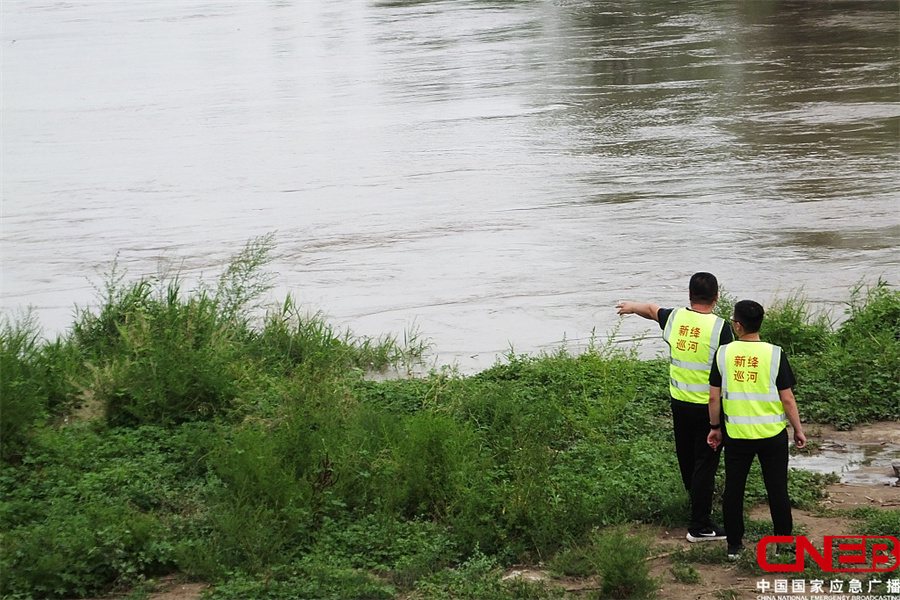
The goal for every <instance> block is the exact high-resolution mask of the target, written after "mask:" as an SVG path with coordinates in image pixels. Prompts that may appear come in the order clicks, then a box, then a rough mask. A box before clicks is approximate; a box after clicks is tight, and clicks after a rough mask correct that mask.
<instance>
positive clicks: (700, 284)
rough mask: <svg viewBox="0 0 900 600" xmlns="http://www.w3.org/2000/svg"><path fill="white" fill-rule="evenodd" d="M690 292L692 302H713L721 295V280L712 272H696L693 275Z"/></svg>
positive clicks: (689, 287)
mask: <svg viewBox="0 0 900 600" xmlns="http://www.w3.org/2000/svg"><path fill="white" fill-rule="evenodd" d="M688 293H689V294H690V298H691V302H699V303H700V304H712V303H713V302H715V301H716V298H717V297H718V296H719V281H718V280H717V279H716V276H715V275H713V274H712V273H706V272H703V271H701V272H699V273H694V274H693V275H691V282H690V284H689V285H688Z"/></svg>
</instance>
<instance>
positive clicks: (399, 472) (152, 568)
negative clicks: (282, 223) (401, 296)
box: [0, 236, 900, 600]
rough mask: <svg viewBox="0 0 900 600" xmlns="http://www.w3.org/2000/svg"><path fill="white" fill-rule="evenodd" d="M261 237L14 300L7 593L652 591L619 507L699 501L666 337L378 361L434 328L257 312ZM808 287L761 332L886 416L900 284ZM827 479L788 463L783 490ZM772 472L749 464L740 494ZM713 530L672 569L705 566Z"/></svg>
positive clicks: (830, 418) (832, 401)
mask: <svg viewBox="0 0 900 600" xmlns="http://www.w3.org/2000/svg"><path fill="white" fill-rule="evenodd" d="M272 250H273V248H272V238H271V237H270V236H265V237H263V238H259V239H257V240H253V241H251V242H250V243H248V244H247V246H246V247H245V248H244V250H243V251H242V252H241V253H239V254H238V255H236V257H235V258H234V260H233V262H232V264H231V265H229V266H228V267H227V268H226V270H225V271H224V272H223V274H222V275H221V277H219V278H218V279H217V280H216V283H215V284H214V285H211V286H206V285H200V286H199V287H198V288H197V290H196V291H195V292H193V293H192V294H189V295H186V294H185V293H184V292H183V289H182V287H181V285H180V282H179V281H178V279H177V277H176V278H173V279H168V280H162V279H139V280H138V281H135V282H131V283H129V282H126V281H125V278H124V276H123V275H122V274H121V273H119V272H118V270H117V267H116V265H115V264H114V265H113V267H112V268H111V269H110V272H109V273H108V275H107V281H106V282H105V283H104V284H103V285H101V286H99V290H100V295H101V297H100V304H99V308H98V309H97V310H96V311H89V310H81V311H79V312H78V313H77V314H76V322H75V323H74V324H73V327H72V329H71V330H70V331H69V332H68V333H67V334H66V335H65V336H60V337H59V338H57V339H56V340H54V341H52V342H46V341H44V340H42V338H41V335H40V327H39V325H38V323H36V321H35V319H34V318H33V316H31V315H24V316H22V317H19V318H18V319H16V320H9V319H7V320H5V321H4V322H3V325H2V328H0V369H2V377H0V392H2V411H0V459H2V462H0V466H2V471H0V484H2V485H0V522H2V524H3V527H2V531H0V596H2V597H4V598H10V599H18V598H28V597H42V598H70V597H88V596H100V595H103V594H109V593H118V594H122V593H131V594H135V595H139V594H141V593H146V590H147V589H150V588H151V587H152V582H153V581H154V578H157V577H159V576H162V575H166V574H169V573H175V572H178V573H181V574H182V575H183V576H186V577H189V578H196V579H201V580H204V581H207V582H209V583H211V584H212V585H213V591H212V592H211V597H212V598H232V597H245V598H293V597H298V596H303V597H311V598H353V597H366V598H399V597H405V598H411V599H412V598H415V599H429V598H491V599H493V598H496V599H498V600H502V599H507V598H537V599H541V598H558V597H561V595H563V594H562V593H561V591H560V590H559V589H558V588H555V587H554V586H553V585H552V582H528V581H524V580H521V579H506V580H505V579H503V578H502V577H501V575H502V573H503V569H504V568H505V567H507V566H509V565H511V564H513V563H531V564H536V563H539V562H544V563H545V564H547V565H548V566H549V567H550V568H551V569H552V570H553V571H554V572H556V573H560V574H568V575H574V576H592V575H597V576H599V581H600V582H601V585H602V586H603V589H602V590H599V591H598V596H597V597H609V596H611V595H612V596H615V597H650V596H652V595H653V593H654V591H655V586H656V582H654V581H653V580H652V579H651V578H650V577H649V575H648V573H647V572H645V571H643V570H641V569H640V568H634V567H632V566H629V565H635V564H639V565H643V564H645V563H644V561H643V559H642V557H645V556H646V553H647V551H648V548H649V546H648V543H647V542H646V541H645V540H644V539H642V538H641V537H640V536H638V535H632V534H631V533H630V531H632V529H630V527H631V526H633V525H635V524H648V525H661V526H667V527H672V526H675V527H681V526H683V525H684V523H683V521H684V519H685V515H686V513H687V508H688V504H689V501H688V498H687V495H686V493H685V492H684V490H683V487H682V485H681V481H680V476H679V475H678V468H677V465H676V464H675V455H674V451H673V443H672V440H671V424H670V420H671V418H670V412H669V401H668V389H667V385H666V363H665V362H664V361H662V360H641V359H639V358H638V357H637V355H636V352H635V351H634V350H629V349H623V348H621V347H619V345H618V344H613V343H608V344H605V345H596V344H591V345H590V346H589V348H588V349H587V351H586V352H584V353H582V354H580V355H577V356H575V355H570V354H569V353H568V352H567V351H566V350H565V349H564V348H561V349H559V350H557V351H554V352H549V353H542V354H539V355H536V356H528V355H516V354H514V353H513V352H510V353H509V354H508V355H507V356H506V357H505V358H504V359H503V360H500V361H498V363H497V364H496V365H494V366H492V367H491V368H488V369H485V370H484V371H482V372H480V373H477V374H475V375H472V376H462V375H460V374H458V373H457V372H455V371H453V370H451V369H441V370H435V371H432V372H431V373H429V374H427V375H425V376H422V377H411V376H408V375H407V376H401V377H398V378H393V379H387V380H380V381H375V380H373V378H371V377H368V375H369V374H370V373H371V372H373V371H379V370H385V369H394V370H396V371H397V372H398V373H401V374H402V373H408V371H409V369H410V367H411V366H412V365H414V364H415V363H416V361H417V360H418V359H419V358H420V357H421V356H422V353H423V352H424V351H425V350H426V349H427V343H425V342H424V341H423V340H422V338H421V337H420V336H419V335H418V333H416V332H414V331H411V332H407V333H406V334H404V336H403V341H400V340H398V338H396V337H393V336H383V337H380V338H375V339H372V338H361V337H358V336H355V335H353V334H352V333H350V332H347V331H338V330H337V329H335V328H334V327H333V326H332V325H330V324H329V323H327V321H326V320H325V318H324V317H323V316H322V315H321V314H320V313H309V312H307V311H305V310H303V309H302V307H299V306H297V305H296V304H295V303H294V301H293V300H292V299H291V298H287V299H286V300H285V301H284V302H283V303H282V304H280V305H279V306H277V307H275V308H273V309H271V310H269V311H268V312H265V313H262V312H261V310H260V304H259V298H260V297H261V295H262V294H263V293H264V292H266V291H267V290H268V289H269V282H270V281H271V278H270V277H269V276H268V275H266V274H265V272H264V268H265V266H266V264H267V262H268V260H269V259H270V257H271V254H272ZM804 302H805V301H803V300H802V299H801V298H799V297H792V298H791V299H790V300H788V301H786V302H785V303H783V304H780V305H777V306H775V307H773V308H771V309H770V311H769V318H770V321H769V325H768V327H769V329H768V330H767V333H766V335H769V336H771V339H773V340H777V339H787V340H791V343H793V344H794V345H793V346H792V349H793V351H794V352H796V354H792V355H791V361H792V364H793V365H794V369H795V372H796V373H797V377H798V381H799V383H798V385H797V388H796V390H795V391H796V394H797V397H798V403H799V405H800V411H801V415H802V416H803V417H804V418H805V419H807V420H816V421H818V422H828V423H833V424H835V425H838V426H842V427H843V426H847V427H849V426H852V425H854V424H857V423H862V422H865V421H868V420H872V419H893V420H897V419H900V414H898V412H897V410H898V402H897V397H898V396H897V394H898V387H900V384H898V381H900V377H896V376H895V375H896V374H897V367H898V364H900V358H898V357H900V350H898V346H900V341H897V339H896V332H897V328H898V326H900V322H898V318H900V317H898V315H900V297H898V294H897V292H895V291H893V290H892V289H891V288H890V287H889V286H887V284H885V283H884V282H880V283H879V284H877V285H876V286H874V287H872V288H867V289H864V288H862V287H860V288H859V289H856V290H854V291H853V292H852V294H851V302H850V303H849V304H848V318H847V319H846V320H845V321H844V322H843V323H842V324H841V325H840V326H838V327H837V328H833V327H832V326H831V324H830V322H827V321H825V320H822V319H821V318H820V317H818V316H816V315H812V314H811V313H810V311H808V310H807V309H806V308H805V304H804ZM779 336H781V337H779ZM720 483H721V482H720ZM826 483H827V481H826V479H825V478H822V477H819V476H814V475H810V474H806V473H803V474H801V473H792V475H791V493H792V498H793V500H794V502H795V506H797V507H802V508H814V507H816V506H817V504H818V501H819V500H820V499H821V490H822V488H823V487H824V485H825V484H826ZM719 489H721V486H720V488H719ZM762 497H764V490H763V488H762V484H761V477H760V475H759V473H757V472H753V473H751V477H750V481H749V482H748V506H749V505H750V504H751V503H752V502H755V501H757V500H759V499H761V498H762ZM859 518H860V519H863V520H861V521H860V522H859V523H860V528H861V530H863V531H867V532H876V533H877V532H879V531H896V530H897V524H896V523H895V522H894V521H892V520H891V518H892V517H890V516H883V515H878V514H872V515H870V514H866V515H862V516H860V517H859ZM765 526H766V524H762V525H760V530H759V531H758V532H757V531H756V530H754V529H753V528H752V527H751V530H750V534H751V535H755V534H756V533H758V534H760V535H763V534H764V533H763V530H764V529H765ZM714 550H715V549H706V550H703V549H698V550H696V552H706V553H711V554H709V555H706V554H704V555H702V556H700V555H698V556H694V555H693V552H695V551H694V549H693V548H692V549H691V552H689V553H685V555H684V556H683V557H679V561H680V562H678V563H677V565H676V567H675V570H673V571H672V576H673V577H675V578H676V579H677V580H679V581H683V582H687V583H691V582H694V581H695V580H696V570H694V569H693V567H691V563H694V562H724V552H723V551H722V552H715V551H714ZM720 555H721V556H720ZM142 590H143V591H142ZM135 597H137V596H135Z"/></svg>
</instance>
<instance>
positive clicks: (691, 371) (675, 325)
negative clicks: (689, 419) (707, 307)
mask: <svg viewBox="0 0 900 600" xmlns="http://www.w3.org/2000/svg"><path fill="white" fill-rule="evenodd" d="M724 326H725V321H723V320H722V319H721V318H719V317H717V316H716V315H713V314H705V313H698V312H695V311H693V310H689V309H687V308H676V309H675V310H673V311H672V314H670V315H669V320H668V321H667V322H666V328H665V330H663V339H664V340H665V341H666V343H667V344H668V345H669V393H670V394H671V395H672V397H673V398H675V399H676V400H683V401H684V402H693V403H694V404H709V371H710V370H711V369H712V363H713V358H714V357H715V355H716V350H717V349H718V348H719V336H720V335H721V333H722V327H724Z"/></svg>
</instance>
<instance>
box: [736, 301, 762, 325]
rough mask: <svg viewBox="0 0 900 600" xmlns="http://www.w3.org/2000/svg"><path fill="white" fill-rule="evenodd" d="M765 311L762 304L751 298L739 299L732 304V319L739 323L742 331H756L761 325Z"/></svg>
mask: <svg viewBox="0 0 900 600" xmlns="http://www.w3.org/2000/svg"><path fill="white" fill-rule="evenodd" d="M765 315H766V311H765V310H763V307H762V304H760V303H759V302H755V301H753V300H739V301H738V302H735V304H734V319H733V320H734V321H737V322H738V323H740V324H741V327H743V328H744V333H756V332H757V331H759V328H760V327H762V322H763V317H764V316H765Z"/></svg>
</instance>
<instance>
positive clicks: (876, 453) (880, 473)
mask: <svg viewBox="0 0 900 600" xmlns="http://www.w3.org/2000/svg"><path fill="white" fill-rule="evenodd" d="M892 463H900V445H897V444H889V443H876V444H858V443H852V442H834V441H826V442H823V443H822V444H821V445H820V446H819V448H818V450H817V451H816V452H815V454H798V455H794V456H791V461H790V466H791V467H792V468H795V469H802V470H804V471H812V472H814V473H835V474H837V475H839V476H840V478H841V483H851V484H857V485H885V484H893V483H895V482H897V481H898V477H897V474H896V473H895V472H894V468H893V466H892Z"/></svg>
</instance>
